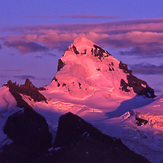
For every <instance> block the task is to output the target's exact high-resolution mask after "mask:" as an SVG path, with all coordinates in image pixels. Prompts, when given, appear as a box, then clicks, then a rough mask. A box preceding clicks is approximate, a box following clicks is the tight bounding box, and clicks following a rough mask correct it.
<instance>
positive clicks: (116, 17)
mask: <svg viewBox="0 0 163 163" xmlns="http://www.w3.org/2000/svg"><path fill="white" fill-rule="evenodd" d="M25 17H30V18H77V19H79V18H84V19H90V18H91V19H92V18H95V19H118V18H120V17H119V16H107V15H91V14H75V15H63V16H57V15H25Z"/></svg>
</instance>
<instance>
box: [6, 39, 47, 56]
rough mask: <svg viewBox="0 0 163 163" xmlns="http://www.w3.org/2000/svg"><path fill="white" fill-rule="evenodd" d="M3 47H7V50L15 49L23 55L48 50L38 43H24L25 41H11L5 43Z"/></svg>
mask: <svg viewBox="0 0 163 163" xmlns="http://www.w3.org/2000/svg"><path fill="white" fill-rule="evenodd" d="M4 45H5V46H7V47H9V48H15V49H17V50H19V51H20V52H21V53H23V54H25V53H29V52H38V51H47V50H48V48H47V47H45V46H42V45H40V44H38V43H35V42H25V41H22V40H20V41H12V42H8V41H6V42H5V43H4Z"/></svg>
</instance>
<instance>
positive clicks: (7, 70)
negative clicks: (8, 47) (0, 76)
mask: <svg viewBox="0 0 163 163" xmlns="http://www.w3.org/2000/svg"><path fill="white" fill-rule="evenodd" d="M0 71H19V72H20V71H28V70H27V69H0Z"/></svg>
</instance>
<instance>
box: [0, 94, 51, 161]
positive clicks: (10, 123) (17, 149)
mask: <svg viewBox="0 0 163 163" xmlns="http://www.w3.org/2000/svg"><path fill="white" fill-rule="evenodd" d="M16 99H17V100H18V101H19V102H20V103H21V104H24V109H23V110H22V111H18V112H16V113H15V114H13V115H11V116H9V117H8V119H7V121H6V124H5V126H4V129H3V132H4V133H5V134H6V135H7V136H8V138H10V139H12V140H13V141H14V142H13V143H11V144H10V145H6V146H4V147H3V148H2V152H0V162H1V163H3V162H4V163H5V162H7V163H19V162H20V163H22V162H23V163H26V162H27V163H29V162H33V161H34V160H35V159H36V158H38V157H40V156H41V155H42V154H43V153H45V152H47V150H48V148H50V147H51V145H52V144H51V143H52V136H51V134H50V133H49V127H48V124H47V123H46V120H45V118H44V117H43V116H41V115H40V114H38V113H37V112H35V111H34V110H33V109H32V107H30V106H29V105H28V104H27V103H26V102H25V101H24V100H23V99H22V98H21V96H20V95H19V94H17V96H16Z"/></svg>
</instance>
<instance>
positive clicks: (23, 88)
mask: <svg viewBox="0 0 163 163" xmlns="http://www.w3.org/2000/svg"><path fill="white" fill-rule="evenodd" d="M5 86H7V87H9V91H10V92H11V94H12V95H13V96H14V97H15V96H17V94H23V95H27V96H30V97H31V99H33V100H34V101H37V102H40V101H45V102H46V98H45V96H44V95H42V94H41V93H40V92H39V88H37V87H35V86H34V85H33V84H32V82H31V81H30V80H29V79H26V81H25V84H23V85H20V86H19V85H18V84H16V82H15V83H12V81H11V80H9V81H8V82H7V84H5ZM40 90H43V88H41V89H40ZM15 99H17V98H16V97H15ZM19 107H20V106H19Z"/></svg>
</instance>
